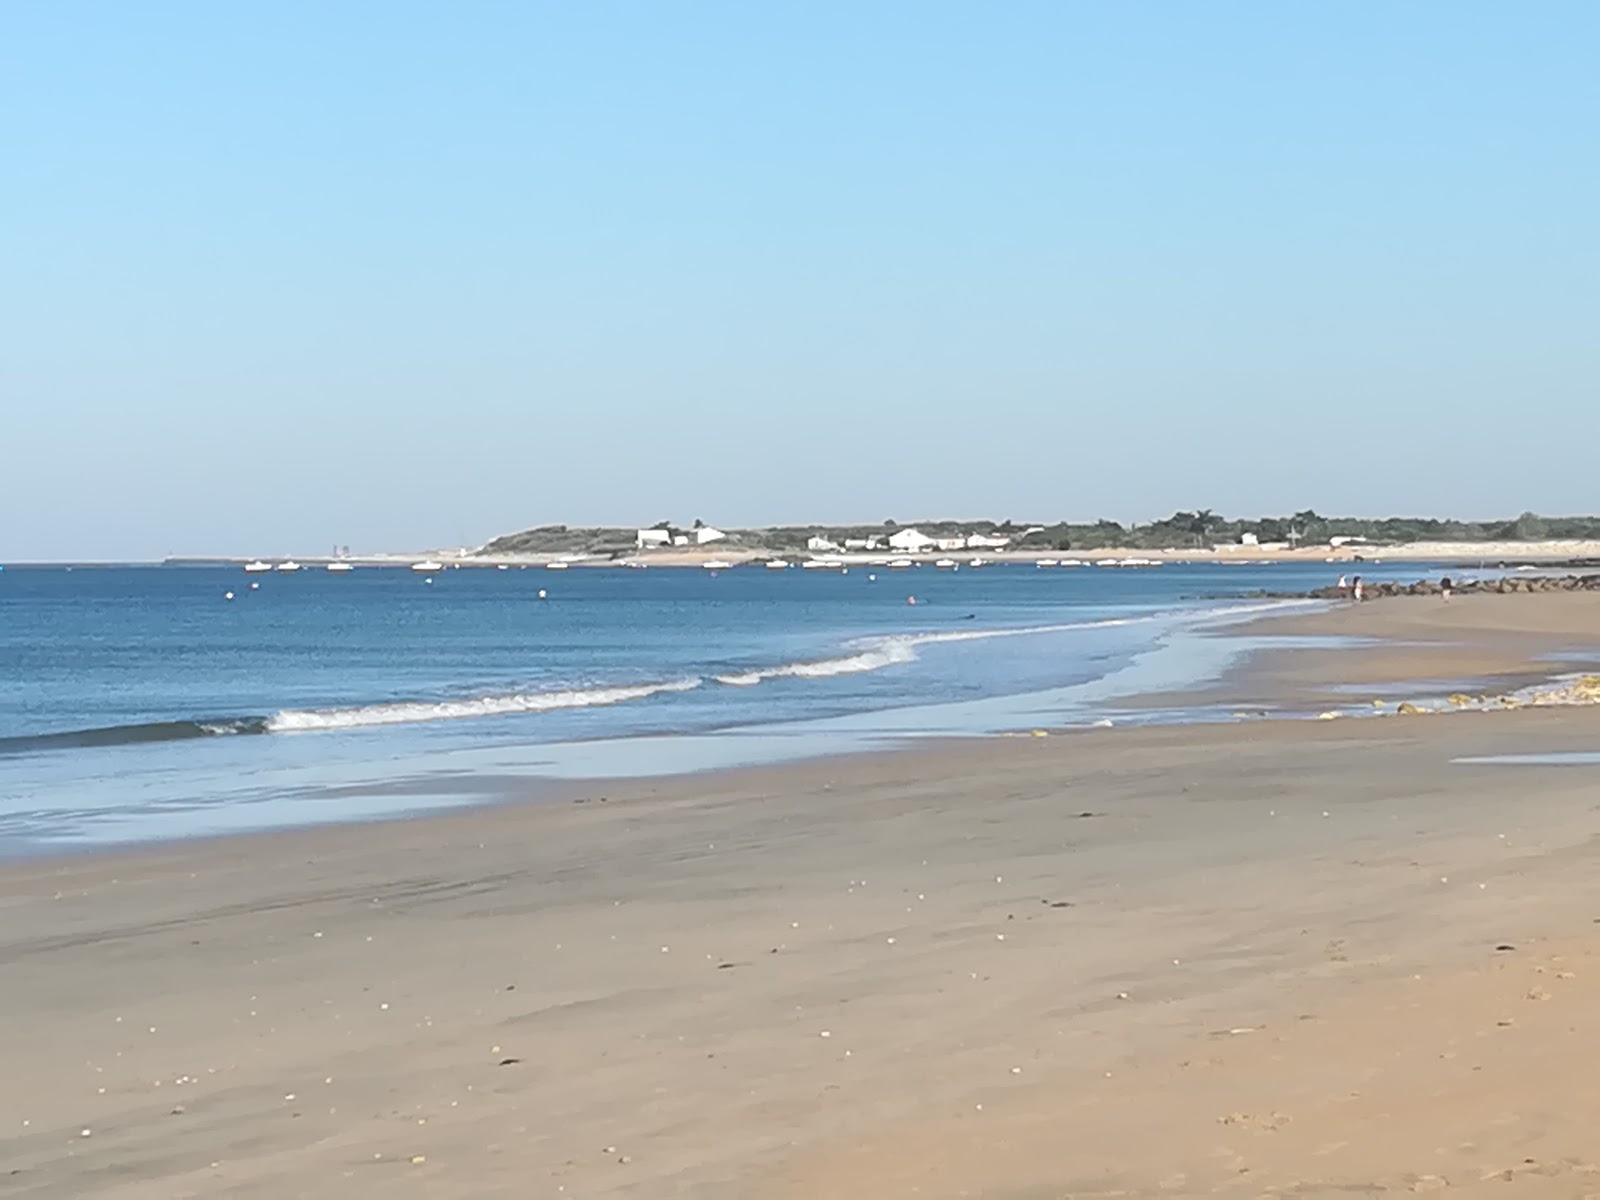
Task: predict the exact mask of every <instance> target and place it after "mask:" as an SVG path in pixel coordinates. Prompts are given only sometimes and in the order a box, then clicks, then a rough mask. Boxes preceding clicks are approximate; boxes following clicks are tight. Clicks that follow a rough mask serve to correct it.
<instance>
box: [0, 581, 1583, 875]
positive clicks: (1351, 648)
mask: <svg viewBox="0 0 1600 1200" xmlns="http://www.w3.org/2000/svg"><path fill="white" fill-rule="evenodd" d="M1469 595H1470V596H1471V598H1470V599H1458V600H1457V601H1456V602H1455V604H1454V607H1451V606H1450V605H1448V604H1444V603H1443V602H1441V601H1440V600H1439V599H1438V597H1437V596H1422V597H1418V596H1415V595H1406V594H1404V593H1400V594H1397V595H1391V596H1387V597H1380V598H1375V599H1373V600H1371V601H1369V602H1367V603H1364V604H1362V605H1360V606H1355V605H1348V604H1346V605H1331V604H1325V603H1321V602H1318V601H1314V600H1309V599H1308V600H1305V601H1301V602H1300V604H1301V605H1303V608H1302V609H1301V610H1298V611H1297V610H1295V609H1294V608H1291V609H1289V610H1288V611H1276V612H1273V611H1267V612H1250V611H1247V610H1246V608H1241V610H1240V611H1239V612H1236V613H1227V614H1212V615H1210V616H1208V617H1205V618H1203V619H1200V620H1196V621H1192V622H1187V623H1182V624H1178V625H1176V626H1175V627H1174V628H1173V629H1172V630H1170V631H1169V632H1167V633H1166V634H1165V635H1163V636H1162V637H1160V638H1159V639H1158V640H1157V641H1156V642H1155V643H1154V644H1153V645H1152V646H1151V647H1150V648H1148V649H1145V650H1143V651H1141V652H1139V653H1138V654H1136V655H1135V656H1134V657H1133V658H1132V659H1131V660H1130V661H1129V662H1128V663H1127V664H1125V665H1124V666H1122V667H1120V668H1119V669H1118V670H1116V671H1113V672H1111V673H1110V674H1108V675H1105V676H1102V677H1099V678H1096V679H1094V680H1090V681H1087V682H1085V683H1082V684H1073V685H1068V686H1065V687H1061V688H1053V689H1045V690H1042V691H1028V692H1021V693H1007V694H999V695H995V696H990V697H985V698H983V699H980V700H976V701H954V702H947V703H941V704H934V705H931V706H916V705H912V706H901V707H894V708H888V709H875V710H863V711H861V712H856V713H851V714H846V715H842V716H835V717H826V718H807V719H803V720H799V721H790V720H781V721H775V722H758V723H755V724H737V725H732V726H726V727H718V728H710V729H703V730H690V731H671V730H661V731H658V732H648V731H646V732H640V733H635V734H629V735H625V736H620V737H616V736H595V737H592V738H585V739H580V740H574V741H556V742H531V743H527V744H525V745H522V746H521V747H520V750H521V752H522V754H523V756H524V758H525V759H526V760H527V761H525V762H523V763H521V764H519V765H512V764H510V763H503V764H501V765H500V766H499V767H498V769H497V768H496V767H494V766H489V765H486V764H484V763H481V762H478V761H476V760H477V759H478V758H479V757H480V756H478V755H476V754H475V753H474V752H472V751H470V750H457V751H445V752H443V753H444V754H445V756H446V757H445V758H443V759H441V758H439V756H438V753H437V752H436V753H435V754H434V755H430V756H426V757H425V758H424V759H419V760H418V761H417V763H416V764H415V771H413V772H412V773H410V774H406V773H401V774H391V775H388V776H374V777H372V778H370V779H366V780H363V781H360V782H355V783H344V784H330V785H328V788H327V803H330V804H335V803H338V799H339V797H341V796H344V795H346V794H350V795H356V796H359V797H371V798H374V799H377V798H380V797H383V796H386V795H387V796H392V797H394V798H395V802H394V803H393V804H392V805H384V804H378V805H365V808H366V811H364V812H363V811H362V807H363V806H362V805H358V806H357V808H356V810H355V811H352V812H350V813H349V814H348V815H344V816H335V817H331V818H329V817H324V816H322V815H320V814H317V813H316V812H315V810H314V808H313V807H311V806H312V805H314V804H315V803H316V802H317V798H318V796H317V789H315V788H313V789H309V790H304V791H303V794H301V795H299V796H298V801H297V802H298V803H299V804H300V805H303V806H306V807H304V808H303V809H302V811H301V812H299V813H298V814H294V813H291V812H290V811H289V810H285V814H286V815H282V816H278V817H265V818H262V819H261V822H260V823H258V824H255V825H250V824H246V825H244V826H242V827H236V828H234V829H228V828H225V827H222V826H219V825H218V824H217V823H216V822H207V821H205V820H202V821H200V822H199V824H198V826H197V827H194V828H192V829H190V830H184V831H176V832H168V831H160V830H157V831H145V830H142V829H136V828H135V827H134V826H133V825H132V824H129V825H128V828H127V831H126V832H125V833H122V834H113V835H104V834H102V835H100V836H99V837H91V838H73V837H62V836H60V835H52V834H50V833H49V832H43V831H42V832H40V833H37V834H34V835H27V834H19V835H18V837H17V839H16V840H17V848H16V849H15V850H13V851H8V852H6V853H4V854H0V866H3V865H5V864H21V863H27V862H33V861H39V862H53V861H59V860H81V859H83V858H86V857H93V856H96V855H101V854H117V853H119V852H121V851H123V850H136V849H140V850H142V849H149V848H157V847H160V846H164V845H184V844H206V843H208V842H212V841H217V840H228V839H233V838H244V839H250V838H255V837H263V836H269V835H273V834H276V833H280V832H296V831H307V832H311V833H315V832H316V831H318V830H324V829H331V828H341V827H350V828H356V829H360V828H367V827H372V826H375V825H380V824H392V823H405V822H409V821H418V820H420V821H429V820H435V819H439V818H441V817H444V816H454V815H458V814H464V813H471V812H473V811H475V810H479V809H497V808H501V807H505V806H517V805H520V804H534V805H544V804H547V803H560V802H565V801H567V800H569V799H571V798H572V797H574V796H578V795H580V794H590V793H593V794H599V793H603V792H606V791H608V790H610V791H617V790H619V789H622V788H625V787H627V786H629V785H631V784H633V783H634V782H636V781H646V782H648V783H650V784H652V785H655V786H666V787H671V786H674V785H677V784H681V783H684V782H687V781H694V780H705V779H716V778H717V777H720V776H724V775H728V774H730V773H737V772H741V771H747V770H756V769H762V768H772V769H778V770H781V769H783V768H785V767H788V766H794V765H800V764H810V763H818V762H828V761H836V760H837V761H854V760H858V759H863V758H870V757H877V756H889V757H895V756H912V755H924V754H927V753H929V752H930V750H931V749H932V748H935V747H939V746H944V745H956V746H962V745H982V744H985V743H989V742H994V741H997V740H1004V739H1010V738H1019V737H1035V738H1044V737H1057V738H1060V737H1070V736H1076V735H1081V734H1083V733H1086V732H1091V731H1098V730H1100V729H1102V728H1108V729H1109V728H1116V729H1147V728H1176V729H1182V728H1188V727H1204V726H1210V725H1235V726H1237V725H1245V724H1248V725H1261V724H1263V723H1269V724H1270V723H1273V722H1290V723H1303V722H1305V721H1307V720H1312V719H1317V718H1320V719H1323V720H1332V719H1337V718H1345V719H1349V720H1354V721H1366V720H1373V719H1394V718H1397V717H1403V718H1411V717H1415V716H1421V715H1429V714H1440V715H1458V714H1460V713H1464V712H1472V711H1483V710H1501V709H1509V710H1514V709H1519V708H1524V707H1535V708H1549V707H1558V706H1560V707H1571V706H1580V707H1587V706H1591V705H1596V704H1600V647H1597V648H1595V649H1594V650H1593V651H1592V652H1590V651H1586V652H1582V653H1579V652H1574V651H1573V650H1572V647H1571V644H1570V643H1571V639H1572V638H1573V637H1581V636H1585V635H1586V634H1587V630H1588V628H1589V621H1590V613H1589V611H1588V610H1589V608H1591V607H1593V606H1594V601H1593V600H1592V599H1586V598H1585V597H1584V595H1583V593H1581V592H1580V593H1576V594H1574V593H1543V594H1541V595H1540V597H1539V598H1537V599H1534V598H1532V597H1531V596H1529V595H1528V594H1526V593H1517V594H1515V595H1500V594H1497V593H1490V592H1485V593H1478V594H1469ZM1546 597H1551V598H1548V599H1547V598H1546ZM1530 601H1531V607H1530ZM1281 603H1284V602H1282V601H1272V602H1265V603H1263V604H1262V606H1261V607H1263V608H1268V609H1270V608H1272V607H1273V606H1274V605H1275V604H1281ZM1291 603H1292V602H1291ZM1464 605H1465V606H1479V607H1478V609H1477V611H1489V612H1491V613H1492V614H1493V615H1492V619H1491V620H1490V621H1489V622H1488V623H1487V625H1486V626H1484V627H1482V628H1478V629H1476V630H1474V629H1471V628H1469V629H1468V630H1467V632H1469V633H1477V634H1488V635H1490V636H1488V637H1487V639H1486V640H1484V641H1482V642H1481V643H1480V644H1478V645H1477V646H1475V647H1474V648H1472V649H1468V648H1466V647H1464V646H1462V645H1460V644H1458V640H1457V633H1458V632H1459V631H1456V632H1450V631H1447V632H1446V634H1445V635H1443V636H1441V635H1440V631H1439V630H1438V629H1437V628H1434V626H1435V624H1436V623H1437V622H1438V621H1440V620H1441V619H1444V618H1450V619H1453V620H1455V622H1456V624H1457V625H1458V626H1459V625H1461V624H1462V621H1461V620H1460V618H1463V617H1466V616H1468V615H1470V613H1471V612H1472V611H1474V610H1473V609H1472V608H1471V607H1464ZM1247 607H1248V606H1247ZM1307 609H1310V610H1315V611H1305V610H1307ZM1552 614H1553V619H1552ZM1530 617H1534V618H1535V619H1534V620H1532V621H1531V624H1530V622H1529V620H1528V618H1530ZM1419 618H1420V619H1419ZM1523 626H1527V627H1526V628H1523ZM1208 645H1209V646H1214V647H1216V650H1215V651H1214V652H1212V653H1211V654H1210V655H1205V654H1202V655H1199V656H1198V657H1197V656H1196V654H1195V650H1196V648H1200V647H1205V646H1208ZM1174 654H1176V655H1177V658H1178V660H1179V665H1178V666H1177V667H1176V668H1174V667H1172V666H1166V667H1156V668H1155V671H1154V672H1153V675H1154V678H1152V677H1151V675H1152V672H1151V670H1150V668H1151V667H1152V666H1153V665H1154V664H1155V663H1156V662H1158V661H1160V660H1165V659H1168V658H1169V657H1170V656H1172V655H1174ZM1174 670H1176V673H1177V674H1180V675H1183V674H1190V675H1193V676H1194V677H1195V682H1194V683H1192V684H1189V685H1185V686H1182V687H1180V688H1178V689H1177V690H1173V689H1172V688H1171V687H1170V686H1166V685H1163V684H1160V683H1159V682H1158V681H1159V680H1160V679H1161V678H1162V677H1163V676H1170V674H1172V673H1173V672H1174ZM1074 693H1084V695H1082V696H1079V697H1077V698H1075V699H1071V700H1069V699H1067V697H1068V696H1069V695H1071V694H1074ZM1074 708H1076V709H1077V710H1078V711H1077V712H1073V711H1072V710H1073V709H1074ZM969 710H970V711H969ZM980 711H983V712H986V713H987V715H984V716H980V715H979V713H980ZM958 713H960V714H964V715H959V716H958V715H956V714H958ZM306 736H312V737H314V736H319V735H318V734H315V733H313V734H309V735H306ZM499 753H501V754H502V755H503V753H504V751H503V750H502V751H500V752H499ZM458 755H459V756H460V757H459V758H457V757H456V756H458ZM602 760H604V761H605V764H606V765H596V764H597V762H599V761H602ZM428 762H433V763H434V768H432V769H429V768H428V767H427V764H428ZM440 766H443V767H444V768H446V769H444V770H443V771H442V772H441V771H440V770H439V769H438V768H439V767H440ZM619 767H621V768H622V769H618V768H619ZM352 789H353V790H352ZM407 796H410V797H412V798H413V799H412V800H410V801H407V800H405V799H403V798H404V797H407ZM129 820H130V818H123V821H124V823H125V824H126V823H127V822H128V821H129ZM30 837H31V840H30Z"/></svg>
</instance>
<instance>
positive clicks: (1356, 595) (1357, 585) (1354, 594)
mask: <svg viewBox="0 0 1600 1200" xmlns="http://www.w3.org/2000/svg"><path fill="white" fill-rule="evenodd" d="M1350 599H1352V600H1354V601H1355V602H1356V603H1357V604H1360V603H1361V600H1362V593H1361V576H1359V575H1357V576H1356V577H1355V578H1353V579H1352V580H1351V581H1350Z"/></svg>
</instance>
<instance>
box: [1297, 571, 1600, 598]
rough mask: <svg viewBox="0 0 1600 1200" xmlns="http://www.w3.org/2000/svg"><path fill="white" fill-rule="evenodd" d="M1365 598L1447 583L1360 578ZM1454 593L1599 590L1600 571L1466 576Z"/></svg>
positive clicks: (1334, 590) (1338, 592)
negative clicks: (1481, 577) (1486, 577)
mask: <svg viewBox="0 0 1600 1200" xmlns="http://www.w3.org/2000/svg"><path fill="white" fill-rule="evenodd" d="M1361 590H1362V594H1363V596H1364V597H1365V598H1366V599H1369V600H1376V599H1378V598H1379V597H1380V596H1439V595H1443V594H1444V584H1443V583H1441V582H1440V581H1439V580H1436V579H1422V580H1418V581H1417V582H1416V583H1398V582H1392V581H1384V582H1368V581H1366V580H1362V582H1361ZM1450 591H1451V593H1452V594H1454V595H1457V596H1470V595H1473V594H1476V593H1485V594H1494V595H1502V596H1503V595H1507V594H1510V593H1512V592H1600V574H1596V575H1523V576H1518V575H1508V576H1505V577H1504V578H1501V579H1464V580H1461V581H1459V582H1456V583H1452V584H1451V587H1450ZM1295 595H1296V596H1297V597H1298V596H1301V595H1304V596H1305V597H1307V598H1309V599H1312V600H1348V599H1350V589H1349V588H1348V587H1342V588H1341V587H1325V588H1316V589H1314V590H1312V591H1309V592H1305V593H1295Z"/></svg>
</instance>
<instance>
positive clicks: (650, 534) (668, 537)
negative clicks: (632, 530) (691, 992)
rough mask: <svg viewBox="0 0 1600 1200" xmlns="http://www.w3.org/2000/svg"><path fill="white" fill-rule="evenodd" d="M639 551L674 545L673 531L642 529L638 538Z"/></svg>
mask: <svg viewBox="0 0 1600 1200" xmlns="http://www.w3.org/2000/svg"><path fill="white" fill-rule="evenodd" d="M636 540H637V545H638V547H639V549H641V550H644V549H647V548H649V547H651V546H670V545H672V530H670V529H641V530H639V533H638V536H637V539H636Z"/></svg>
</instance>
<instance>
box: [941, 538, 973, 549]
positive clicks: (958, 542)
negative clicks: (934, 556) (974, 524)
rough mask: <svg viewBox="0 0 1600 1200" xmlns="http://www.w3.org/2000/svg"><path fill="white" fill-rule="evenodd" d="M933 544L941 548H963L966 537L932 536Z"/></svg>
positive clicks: (964, 547) (965, 544)
mask: <svg viewBox="0 0 1600 1200" xmlns="http://www.w3.org/2000/svg"><path fill="white" fill-rule="evenodd" d="M933 544H934V545H935V546H937V547H939V549H941V550H965V549H966V547H967V539H966V538H964V537H942V538H934V539H933Z"/></svg>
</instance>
